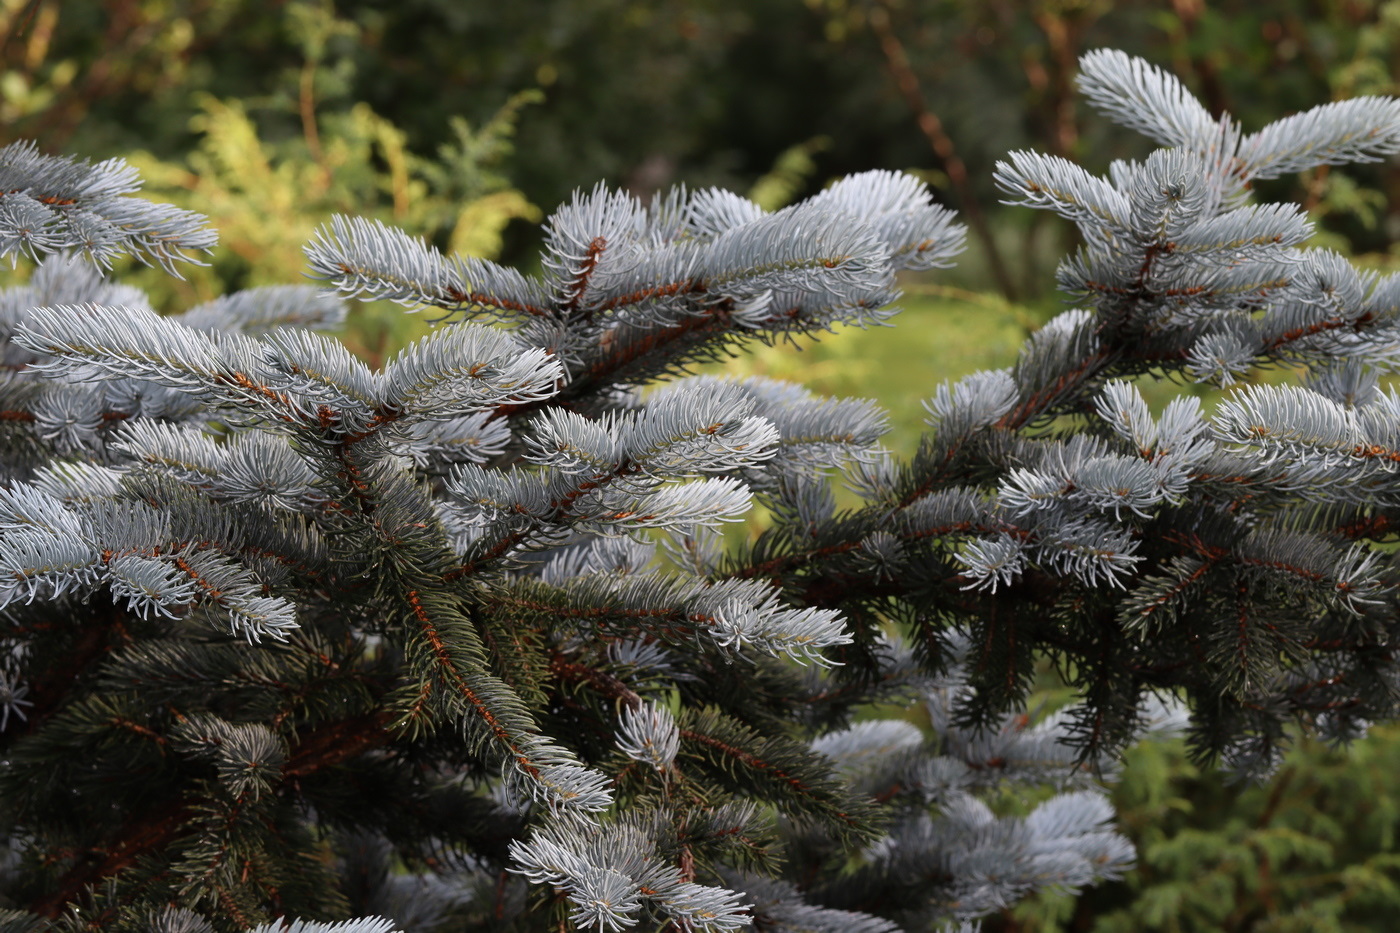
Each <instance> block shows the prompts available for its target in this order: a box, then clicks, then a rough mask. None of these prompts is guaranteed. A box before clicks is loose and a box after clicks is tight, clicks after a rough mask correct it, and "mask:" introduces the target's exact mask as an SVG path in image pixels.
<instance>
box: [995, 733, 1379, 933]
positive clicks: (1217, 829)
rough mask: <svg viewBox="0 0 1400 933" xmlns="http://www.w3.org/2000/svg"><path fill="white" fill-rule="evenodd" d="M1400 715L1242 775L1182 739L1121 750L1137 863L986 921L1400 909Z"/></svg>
mask: <svg viewBox="0 0 1400 933" xmlns="http://www.w3.org/2000/svg"><path fill="white" fill-rule="evenodd" d="M1398 770H1400V729H1397V728H1396V727H1394V726H1381V727H1377V728H1376V729H1375V730H1374V731H1373V732H1372V734H1371V735H1370V736H1368V737H1367V738H1365V739H1362V740H1360V741H1358V742H1356V743H1354V744H1352V745H1351V746H1349V747H1347V748H1345V749H1338V748H1333V747H1329V746H1327V745H1326V744H1325V743H1322V742H1319V741H1317V740H1315V739H1306V738H1305V739H1302V740H1301V741H1299V742H1298V744H1297V746H1296V747H1295V748H1294V749H1293V750H1292V751H1290V752H1289V754H1288V756H1287V758H1286V759H1285V760H1284V762H1283V765H1282V767H1281V768H1280V770H1279V772H1278V773H1277V774H1276V775H1275V776H1274V777H1273V778H1272V779H1271V780H1269V781H1267V782H1264V783H1262V784H1257V785H1244V784H1239V783H1233V782H1231V781H1229V780H1228V779H1227V778H1226V777H1224V776H1223V775H1221V774H1220V773H1219V772H1217V771H1215V770H1214V769H1210V768H1202V767H1200V766H1198V765H1195V764H1192V763H1191V761H1190V760H1189V758H1188V757H1187V755H1186V753H1185V749H1184V748H1183V747H1182V745H1181V743H1179V742H1154V743H1146V744H1143V745H1140V746H1137V747H1135V748H1133V749H1131V750H1130V751H1129V752H1128V753H1127V755H1126V756H1125V761H1124V767H1123V772H1122V780H1121V782H1120V783H1119V784H1118V785H1117V786H1116V787H1115V788H1114V790H1113V801H1114V807H1115V809H1116V810H1117V812H1118V815H1119V820H1120V821H1121V825H1122V827H1123V829H1124V831H1125V832H1126V833H1127V834H1128V835H1129V836H1130V837H1131V838H1132V839H1133V841H1134V843H1135V845H1136V846H1137V848H1138V859H1139V860H1138V867H1137V869H1136V870H1135V871H1134V872H1133V873H1132V874H1130V875H1129V876H1127V877H1126V878H1125V879H1124V880H1123V881H1121V882H1115V883H1111V884H1108V885H1104V886H1102V887H1100V888H1096V889H1094V890H1092V891H1088V892H1085V893H1083V894H1082V895H1080V896H1078V897H1077V898H1076V897H1064V896H1060V897H1055V896H1041V897H1038V898H1035V899H1033V900H1031V901H1028V902H1027V903H1025V904H1022V905H1020V906H1019V907H1017V908H1016V909H1015V910H1014V911H1011V912H1009V913H1008V914H1007V915H1006V916H1004V917H1003V918H1002V920H1001V921H1000V923H997V922H992V923H989V924H988V925H987V930H988V931H989V933H991V931H995V930H1002V929H1004V930H1018V931H1023V933H1032V931H1035V933H1068V931H1071V930H1087V931H1093V933H1130V931H1152V933H1157V931H1160V933H1243V931H1246V930H1249V931H1268V933H1305V931H1306V933H1311V931H1322V933H1362V931H1372V930H1383V929H1388V928H1389V927H1390V926H1391V924H1392V922H1393V920H1394V917H1395V916H1396V912H1397V910H1400V855H1397V854H1396V843H1397V838H1400V793H1397V789H1396V786H1395V774H1396V773H1397V771H1398Z"/></svg>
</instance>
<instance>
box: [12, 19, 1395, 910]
mask: <svg viewBox="0 0 1400 933" xmlns="http://www.w3.org/2000/svg"><path fill="white" fill-rule="evenodd" d="M1102 46H1111V47H1115V48H1121V49H1124V50H1126V51H1129V52H1132V53H1134V54H1138V55H1143V56H1145V57H1147V58H1148V59H1150V60H1152V61H1154V62H1156V63H1158V64H1160V65H1162V66H1164V67H1166V68H1168V69H1169V70H1171V71H1172V72H1174V73H1175V74H1177V75H1179V76H1181V78H1182V79H1183V80H1184V81H1185V82H1186V83H1187V84H1188V86H1190V87H1191V88H1192V89H1193V90H1194V91H1195V92H1196V93H1197V94H1198V95H1199V96H1200V97H1201V98H1202V99H1203V100H1204V101H1205V102H1206V104H1207V105H1208V106H1209V107H1210V108H1211V109H1212V110H1213V111H1215V112H1217V113H1219V112H1222V111H1228V112H1230V113H1232V114H1234V115H1235V116H1236V117H1237V118H1239V119H1240V120H1241V121H1242V122H1243V124H1244V126H1245V128H1246V129H1247V130H1249V129H1255V128H1258V127H1259V126H1261V125H1263V124H1264V123H1266V122H1268V121H1269V120H1272V119H1276V118H1278V117H1280V116H1284V115H1286V114H1288V113H1291V112H1294V111H1297V110H1299V109H1303V108H1306V107H1310V106H1313V105H1315V104H1318V103H1322V102H1324V101H1327V100H1331V99H1337V98H1344V97H1353V96H1357V95H1361V94H1395V93H1397V90H1400V89H1398V88H1397V81H1398V80H1400V54H1398V53H1400V49H1398V48H1397V46H1400V0H1273V2H1270V3H1258V2H1254V0H1217V2H1211V3H1210V4H1207V3H1205V2H1204V0H1125V2H1111V0H510V2H499V0H392V2H389V0H334V2H333V0H0V57H2V67H0V143H7V142H11V141H14V140H16V139H35V140H37V141H38V142H39V144H40V145H41V147H43V148H44V149H46V150H48V151H52V152H73V153H78V154H82V155H85V156H88V157H91V158H105V157H109V156H121V157H124V158H127V159H129V160H131V161H132V162H133V163H134V164H136V165H137V166H139V168H140V169H141V171H142V173H143V175H144V176H145V178H146V179H147V193H148V194H149V195H150V196H152V197H155V198H159V199H162V200H168V201H173V202H175V203H178V204H180V205H182V206H185V207H189V208H192V209H194V210H198V211H201V212H203V213H205V214H208V215H209V216H210V217H211V218H212V220H213V222H214V225H215V226H216V227H217V228H218V229H219V231H220V234H221V245H220V248H219V250H218V251H217V253H216V254H215V255H214V256H212V257H211V258H210V265H209V266H207V267H204V268H201V269H197V270H194V271H193V272H192V273H190V274H189V275H188V276H187V278H186V280H184V281H172V280H170V279H168V278H166V277H164V276H162V275H158V274H154V273H151V272H150V271H149V270H140V269H134V270H131V269H122V270H119V271H120V272H121V274H123V275H124V276H128V275H129V276H131V277H134V278H135V280H136V282H137V284H140V285H142V286H144V287H146V288H147V289H148V290H149V291H150V292H151V294H152V297H153V299H154V301H155V302H156V304H157V306H158V307H161V308H164V309H169V310H173V309H177V308H182V307H186V306H188V305H190V304H192V303H194V302H195V301H199V300H203V299H206V298H209V297H212V296H213V295H215V294H218V293H221V292H223V291H226V290H228V289H232V288H238V287H243V286H248V285H257V284H264V283H272V282H289V281H296V280H297V279H298V278H299V276H300V275H301V271H302V268H303V263H302V255H301V245H302V244H303V243H304V242H305V241H306V239H307V238H308V237H309V235H310V233H311V231H312V230H314V229H315V227H316V226H317V225H318V224H319V223H321V222H323V221H324V220H325V219H327V218H328V217H329V216H330V215H331V214H333V213H336V212H348V213H355V214H359V215H366V216H371V217H374V218H377V219H380V220H383V221H384V222H386V223H391V224H395V225H397V226H400V227H403V228H405V229H407V230H409V231H411V232H412V233H415V234H417V235H421V236H424V237H427V238H429V239H430V240H432V241H433V242H434V243H436V244H437V245H439V246H441V247H443V248H444V249H454V250H457V251H461V252H467V253H471V254H473V255H478V256H486V257H493V258H499V259H501V260H503V261H505V262H508V263H512V264H518V265H522V266H526V267H529V266H530V265H532V264H533V263H534V262H535V260H534V255H535V249H536V247H537V246H538V243H539V232H538V221H539V220H540V219H541V218H542V217H543V216H544V214H545V213H547V212H548V211H549V210H550V209H552V208H553V207H554V205H556V204H557V203H559V202H560V201H562V200H564V199H566V198H567V197H569V195H570V194H571V192H573V191H574V190H576V189H579V188H583V189H588V188H591V187H592V186H593V185H594V184H595V183H597V182H598V181H600V180H602V181H606V182H607V183H609V184H611V185H614V186H622V187H626V188H628V189H630V190H632V191H633V192H635V193H636V194H638V195H640V196H642V197H648V196H650V194H652V193H653V192H655V191H658V190H661V189H664V188H666V187H668V186H670V185H672V184H677V183H685V184H687V185H689V186H691V187H704V186H708V185H722V186H725V187H729V188H733V189H735V190H738V191H741V192H747V193H748V194H749V196H750V197H752V198H754V199H755V200H756V201H758V202H759V203H761V204H763V205H764V206H765V207H768V208H770V209H772V208H777V207H781V206H782V205H783V204H786V203H790V202H791V201H793V200H796V199H798V198H801V197H803V196H806V195H808V194H811V193H813V192H815V191H817V190H819V189H820V188H821V187H822V186H823V185H824V184H825V183H826V182H827V181H829V180H830V179H832V178H834V177H837V176H840V175H843V174H846V173H849V172H855V171H862V170H866V169H871V168H893V169H903V170H907V171H912V172H915V173H917V174H919V175H921V176H922V177H923V178H925V179H926V180H927V181H928V182H929V183H930V184H931V185H932V186H933V187H934V188H935V190H936V191H937V192H938V195H939V197H940V198H941V199H943V200H944V201H945V202H946V203H948V204H949V205H950V206H952V207H954V208H956V209H958V210H959V211H960V212H961V213H962V215H963V218H964V219H965V220H966V221H967V222H968V223H969V226H970V227H971V228H972V236H971V237H970V248H969V250H968V253H967V254H966V255H965V256H963V257H962V259H961V261H960V262H959V264H958V267H957V268H956V269H954V270H952V271H950V272H943V273H939V274H937V275H934V276H930V277H921V278H914V279H911V280H909V281H908V282H906V283H905V286H906V287H905V291H906V299H905V302H904V305H905V308H906V310H905V312H904V313H903V314H902V315H900V317H899V318H897V319H896V327H894V328H877V329H872V330H870V331H847V332H844V333H841V334H839V335H833V336H831V337H829V338H827V339H824V340H822V341H821V342H818V343H815V344H813V343H812V342H810V341H808V342H805V345H804V346H803V347H802V348H801V349H802V351H803V352H801V353H795V352H793V348H792V347H789V346H778V347H764V348H759V351H758V352H757V353H752V354H746V355H745V356H744V357H742V358H740V359H736V360H735V361H734V362H733V363H732V364H731V366H730V367H729V370H730V371H733V372H749V373H763V374H767V375H771V376H776V377H779V378H786V379H795V380H799V381H802V382H805V383H807V384H809V385H811V386H812V387H813V388H814V389H817V390H819V391H822V392H828V393H832V394H839V395H863V396H874V397H877V398H879V399H880V400H881V401H882V402H883V403H884V404H885V405H886V406H887V407H888V408H889V409H890V410H891V413H892V422H893V424H894V430H893V432H892V433H891V436H890V440H889V443H890V446H891V447H893V448H895V449H896V450H901V451H905V452H908V451H909V450H911V449H912V448H913V445H914V444H915V442H916V439H917V436H918V431H919V428H920V425H921V420H922V416H923V411H922V408H921V406H920V401H921V399H923V398H926V397H928V396H929V395H930V394H931V393H932V389H933V386H934V385H935V384H936V383H938V382H940V381H942V380H943V379H945V378H956V377H958V376H960V375H963V374H965V373H967V372H970V371H973V370H976V369H981V368H986V367H992V366H1003V365H1007V364H1009V363H1010V362H1011V361H1012V360H1013V359H1014V357H1015V353H1016V348H1017V346H1018V345H1019V343H1020V341H1021V339H1022V338H1023V337H1024V335H1025V333H1026V332H1027V331H1028V330H1029V329H1030V328H1032V327H1034V326H1036V325H1037V324H1038V323H1039V322H1041V321H1043V320H1045V319H1046V318H1047V317H1048V316H1049V315H1051V314H1053V313H1055V312H1056V311H1058V310H1060V309H1061V307H1062V305H1061V302H1060V299H1059V298H1058V297H1057V296H1056V295H1055V293H1054V291H1053V282H1054V275H1053V272H1054V267H1055V264H1056V263H1057V262H1058V260H1059V258H1060V257H1061V256H1062V255H1063V254H1064V252H1065V250H1066V249H1067V248H1069V247H1071V246H1072V245H1073V239H1072V235H1073V234H1072V231H1071V230H1069V229H1067V228H1066V227H1065V226H1064V225H1063V224H1060V223H1058V222H1057V221H1056V220H1055V219H1054V218H1053V217H1051V216H1050V215H1048V214H1047V213H1045V212H1034V211H1023V210H1011V209H1007V208H1005V207H1002V206H1001V205H999V204H998V198H997V194H996V192H995V190H994V189H993V187H992V184H991V176H992V167H993V164H994V163H995V161H996V160H997V159H998V158H1001V157H1003V155H1004V154H1005V153H1006V152H1007V151H1008V150H1010V149H1016V148H1036V149H1039V150H1041V151H1046V152H1051V153H1054V154H1058V155H1063V156H1065V157H1067V158H1071V159H1074V160H1076V161H1079V162H1081V163H1082V164H1085V165H1086V166H1087V167H1089V168H1090V169H1094V170H1102V169H1104V168H1106V166H1107V164H1108V162H1109V160H1110V159H1112V158H1119V157H1132V156H1139V155H1142V154H1144V153H1145V152H1146V151H1147V150H1148V148H1149V144H1148V143H1147V142H1146V141H1144V140H1141V139H1137V138H1135V137H1133V135H1132V134H1130V133H1128V132H1126V131H1122V130H1119V129H1116V128H1114V127H1112V126H1110V125H1109V124H1108V123H1107V122H1106V121H1104V120H1102V119H1099V118H1097V117H1095V116H1093V115H1092V114H1091V113H1089V112H1088V110H1087V108H1086V107H1084V106H1083V105H1082V104H1081V103H1080V102H1079V101H1078V100H1077V99H1076V97H1075V95H1074V92H1073V76H1074V71H1075V63H1076V60H1077V59H1078V56H1079V55H1080V54H1081V53H1082V52H1083V51H1085V50H1087V49H1090V48H1096V47H1102ZM1257 194H1258V195H1259V197H1260V198H1262V199H1264V200H1278V199H1293V200H1297V201H1300V202H1301V203H1302V204H1304V205H1305V206H1306V208H1307V209H1308V210H1309V211H1310V212H1311V214H1312V215H1313V218H1314V220H1315V222H1316V224H1317V235H1316V242H1317V243H1318V244H1319V245H1326V246H1329V247H1332V248H1335V249H1339V250H1341V251H1344V252H1347V253H1349V254H1350V255H1352V256H1354V257H1356V258H1357V259H1358V261H1360V262H1362V263H1364V264H1367V265H1371V266H1374V267H1377V268H1386V269H1390V268H1396V267H1400V248H1398V247H1397V246H1396V244H1397V243H1400V197H1397V195H1400V163H1397V162H1391V163H1385V164H1376V165H1370V166H1360V167H1349V168H1348V169H1347V170H1346V171H1345V172H1343V171H1339V170H1335V169H1333V170H1328V169H1322V170H1318V171H1315V172H1312V173H1309V174H1306V175H1304V176H1303V177H1302V178H1300V179H1285V180H1281V181H1278V182H1271V183H1269V185H1267V186H1265V187H1262V188H1261V190H1259V191H1258V192H1257ZM427 326H428V325H427V322H426V321H424V320H423V318H422V316H416V315H405V314H404V313H403V312H402V309H399V308H397V307H395V306H383V305H370V306H365V307H360V308H357V309H355V311H354V312H353V313H352V317H351V325H350V329H349V332H348V334H347V338H348V340H349V341H350V343H351V344H352V345H353V346H354V348H355V349H356V350H357V351H358V352H360V353H361V354H362V355H364V356H365V357H366V358H368V359H370V360H371V361H373V362H375V363H378V362H379V361H381V360H382V359H383V357H384V356H385V355H386V354H387V353H389V352H392V351H393V350H394V349H396V348H397V347H399V346H401V345H402V344H403V343H405V342H406V341H408V340H409V339H412V338H413V337H414V336H416V335H418V334H420V333H422V332H423V330H424V329H425V328H426V327H427ZM1180 391H1182V387H1178V386H1164V387H1159V388H1158V389H1157V390H1156V391H1155V393H1149V397H1150V398H1155V399H1156V400H1157V401H1158V403H1159V404H1160V403H1161V402H1163V401H1165V399H1166V398H1168V397H1170V396H1171V395H1172V394H1175V393H1177V392H1180ZM1193 391H1194V390H1193ZM1397 775H1400V731H1397V730H1396V729H1395V728H1391V727H1386V728H1378V729H1377V730H1375V732H1374V734H1373V735H1372V737H1370V738H1368V739H1366V740H1365V741H1363V742H1360V743H1358V744H1357V745H1356V746H1354V747H1352V748H1350V749H1348V750H1345V751H1340V752H1339V751H1337V750H1334V749H1327V748H1324V747H1320V746H1319V745H1317V744H1316V743H1314V742H1312V741H1311V740H1308V739H1306V738H1302V739H1301V740H1300V742H1299V743H1298V746H1297V748H1296V749H1295V751H1294V752H1293V754H1292V756H1291V757H1290V758H1289V760H1288V761H1287V762H1285V764H1284V766H1283V768H1282V769H1281V770H1280V772H1279V773H1278V775H1277V776H1276V777H1275V779H1274V780H1273V781H1272V782H1270V783H1269V784H1266V785H1264V786H1259V787H1238V786H1231V785H1229V784H1227V783H1225V781H1224V779H1223V778H1222V777H1221V776H1220V775H1218V774H1216V773H1215V772H1212V771H1211V770H1209V769H1208V768H1200V767H1198V766H1197V765H1196V764H1193V763H1191V762H1189V761H1187V760H1186V758H1185V757H1184V754H1183V752H1182V749H1181V746H1180V745H1179V744H1178V743H1172V742H1166V743H1161V742H1156V743H1150V744H1146V745H1143V746H1141V747H1139V748H1137V749H1134V750H1133V751H1132V752H1131V753H1130V756H1129V759H1128V762H1127V764H1126V766H1125V768H1124V771H1123V775H1122V779H1121V780H1120V781H1119V783H1118V784H1117V785H1116V788H1115V791H1114V793H1115V797H1116V803H1117V805H1118V808H1119V812H1120V815H1121V819H1122V821H1123V824H1124V827H1125V829H1126V831H1127V832H1129V833H1130V834H1131V835H1132V836H1133V837H1134V839H1135V841H1136V842H1137V843H1138V846H1139V852H1140V855H1141V860H1140V868H1139V870H1138V871H1137V872H1135V873H1134V874H1133V875H1132V876H1130V877H1129V878H1128V879H1126V880H1125V881H1123V882H1121V883H1117V884H1112V885H1106V886H1103V887H1100V888H1098V889H1096V890H1093V891H1089V892H1086V893H1085V894H1084V895H1082V896H1081V897H1079V898H1070V897H1060V898H1055V897H1042V898H1038V899H1036V900H1034V901H1031V902H1028V903H1026V904H1023V905H1020V906H1019V907H1017V908H1016V909H1014V910H1009V911H1007V912H1006V913H1005V914H1004V915H1002V916H1001V917H999V918H994V919H993V921H992V922H990V923H989V924H988V930H989V933H990V931H995V930H1002V931H1046V933H1049V931H1082V930H1092V931H1098V933H1117V931H1129V930H1150V931H1158V930H1160V931H1168V933H1178V931H1179V933H1187V931H1191V933H1194V931H1201V933H1205V931H1246V930H1248V931H1286V930H1287V931H1292V930H1297V931H1304V930H1306V931H1333V930H1335V931H1341V930H1346V931H1354V930H1388V929H1391V928H1393V927H1394V926H1395V925H1396V920H1395V918H1396V917H1397V916H1400V913H1397V910H1400V856H1398V855H1397V854H1396V850H1397V845H1396V839H1397V835H1396V834H1397V830H1400V816H1398V815H1397V814H1400V789H1397V786H1396V785H1397V783H1400V782H1397V778H1396V776H1397ZM1021 803H1022V804H1026V803H1028V802H1025V801H1022V802H1021ZM1007 805H1008V806H1015V805H1016V802H1015V801H1010V802H1008V804H1007Z"/></svg>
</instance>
